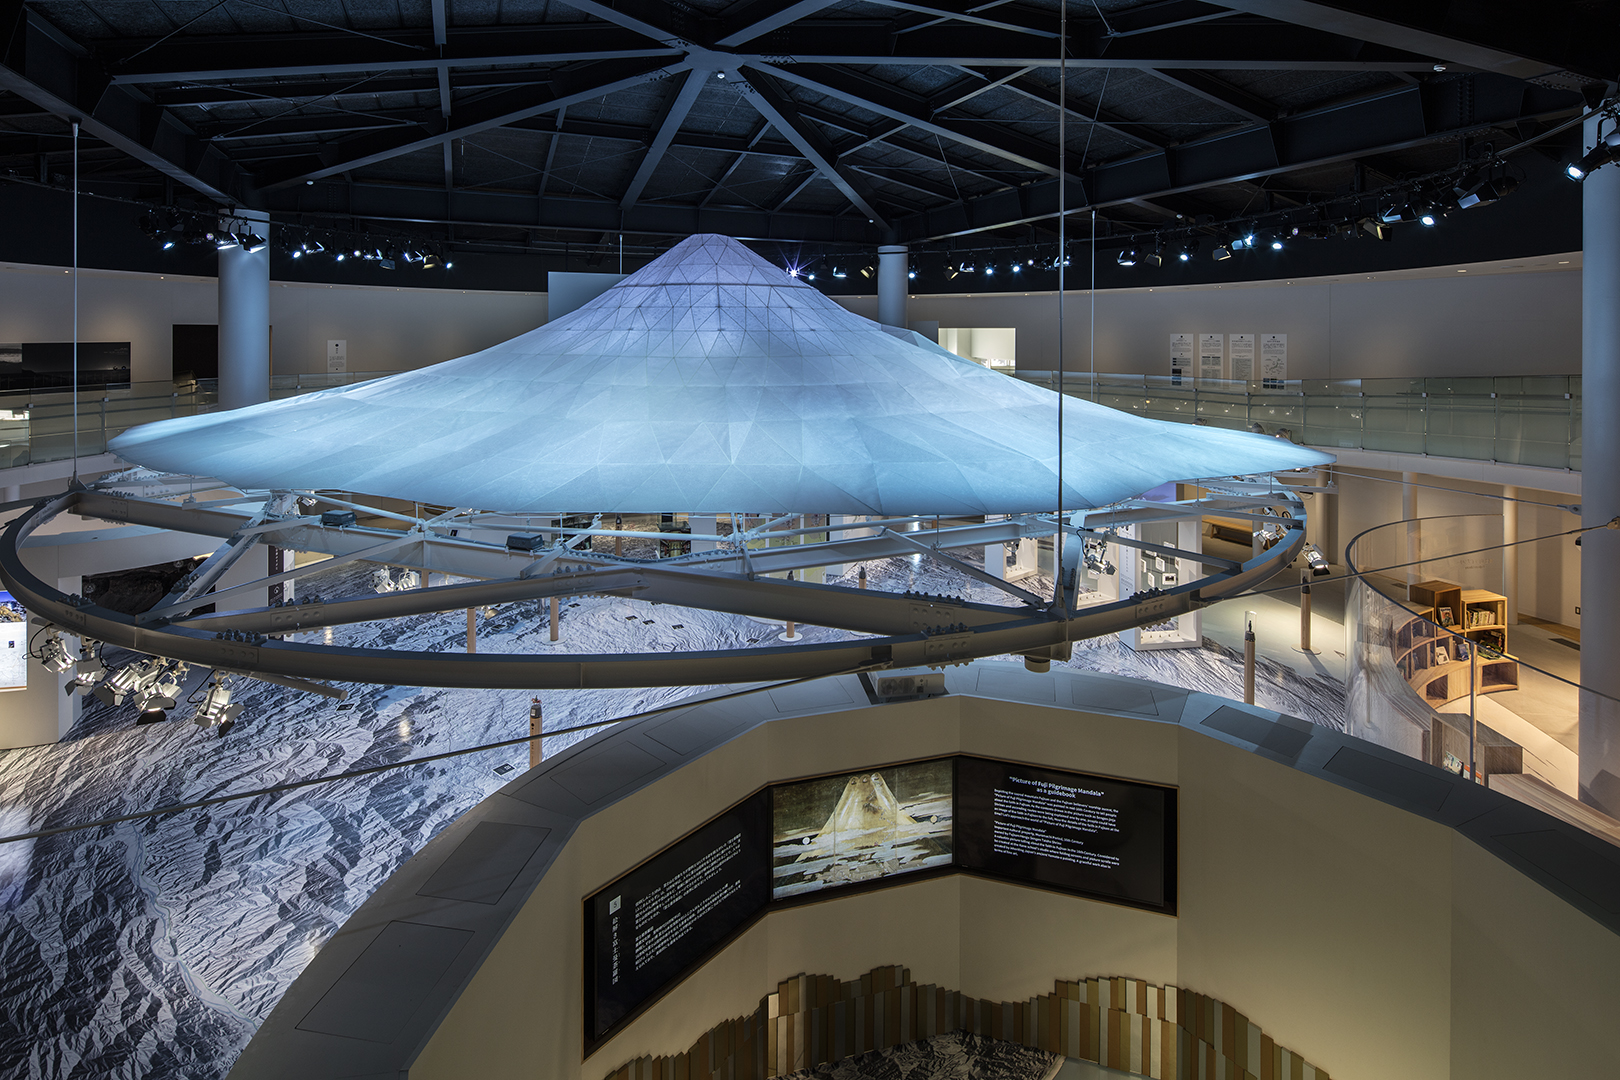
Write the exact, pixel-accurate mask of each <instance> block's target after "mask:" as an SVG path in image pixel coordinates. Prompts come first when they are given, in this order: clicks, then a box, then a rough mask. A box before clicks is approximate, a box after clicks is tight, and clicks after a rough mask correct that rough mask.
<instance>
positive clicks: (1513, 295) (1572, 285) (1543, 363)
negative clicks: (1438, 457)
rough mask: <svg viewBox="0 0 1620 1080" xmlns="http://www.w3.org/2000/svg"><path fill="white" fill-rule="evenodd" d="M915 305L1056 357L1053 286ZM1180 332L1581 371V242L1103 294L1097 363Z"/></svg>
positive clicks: (1474, 365) (1036, 362)
mask: <svg viewBox="0 0 1620 1080" xmlns="http://www.w3.org/2000/svg"><path fill="white" fill-rule="evenodd" d="M1459 271H1466V272H1461V273H1460V272H1459ZM1151 273H1152V272H1151V271H1145V272H1144V273H1143V280H1144V281H1146V280H1151V277H1150V275H1151ZM957 280H958V281H960V280H961V279H960V278H958V279H957ZM837 299H838V300H839V302H840V303H842V304H844V305H845V306H846V307H848V308H849V309H850V310H852V311H854V312H856V313H857V314H860V315H864V316H866V317H867V318H875V317H876V315H877V298H876V297H875V296H862V297H838V298H837ZM907 311H908V317H909V318H912V319H916V320H938V321H939V323H940V325H941V326H972V327H986V326H1008V327H1015V328H1016V329H1017V334H1018V366H1019V368H1020V369H1023V370H1050V369H1055V368H1056V366H1057V362H1056V361H1057V296H1056V294H1055V293H979V294H972V293H967V294H955V295H921V294H919V295H916V296H913V297H912V298H911V300H910V303H909V306H908V309H907ZM1090 314H1091V297H1090V294H1088V293H1086V292H1083V291H1072V292H1070V293H1069V294H1068V298H1067V302H1066V310H1065V318H1064V357H1065V364H1066V367H1067V369H1068V370H1074V371H1084V370H1086V369H1088V368H1089V367H1090V363H1091V361H1090V351H1089V341H1090V335H1091V320H1090ZM1172 333H1192V334H1201V333H1210V334H1215V333H1219V334H1242V333H1252V334H1256V335H1258V334H1287V335H1288V377H1289V378H1291V379H1370V378H1416V377H1419V376H1453V377H1458V376H1468V375H1525V374H1575V373H1578V372H1579V371H1580V369H1581V275H1580V254H1579V253H1578V252H1577V253H1572V254H1567V255H1555V256H1547V257H1545V258H1540V259H1527V260H1520V261H1518V262H1505V263H1481V264H1469V265H1468V266H1464V267H1438V268H1427V269H1423V270H1412V271H1395V272H1390V273H1384V274H1374V275H1356V276H1349V277H1333V278H1302V279H1299V280H1296V281H1292V282H1287V281H1283V282H1264V283H1255V284H1232V285H1198V286H1167V287H1166V286H1147V287H1143V288H1138V289H1110V290H1104V291H1102V292H1099V293H1098V294H1097V306H1096V337H1097V370H1099V371H1107V372H1129V373H1133V374H1148V375H1168V374H1169V349H1168V343H1169V335H1170V334H1172ZM1257 359H1258V358H1257Z"/></svg>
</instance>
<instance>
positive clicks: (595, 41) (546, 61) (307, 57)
mask: <svg viewBox="0 0 1620 1080" xmlns="http://www.w3.org/2000/svg"><path fill="white" fill-rule="evenodd" d="M394 37H395V38H396V39H398V41H399V43H398V44H389V43H385V42H375V41H365V40H356V39H355V38H354V37H353V36H352V35H350V34H248V35H240V36H231V37H176V38H172V39H170V40H169V41H166V42H164V43H162V44H157V43H155V42H139V41H129V40H122V41H120V42H119V49H118V54H114V53H112V52H110V51H107V52H104V53H103V56H104V60H105V63H106V64H107V67H108V70H109V71H110V72H111V73H112V77H113V78H112V81H113V83H114V84H116V85H126V84H136V83H186V82H244V81H248V80H253V79H275V78H299V77H304V76H315V75H359V74H366V73H379V74H380V73H386V72H405V71H418V72H430V71H433V70H434V69H435V68H437V67H439V66H440V65H443V64H448V65H450V66H451V67H485V66H489V65H495V64H540V65H546V66H555V65H558V64H571V63H579V62H582V61H587V60H625V59H634V58H637V57H650V56H679V55H680V53H681V50H680V49H677V48H673V47H669V46H661V45H657V44H654V43H653V42H650V41H648V40H647V39H646V38H645V37H644V36H643V35H640V34H636V33H632V32H630V31H628V30H625V29H623V28H621V27H617V26H601V25H599V24H589V23H579V24H568V25H561V26H540V27H522V28H519V29H511V30H499V29H489V28H478V29H467V30H449V31H448V32H447V38H448V40H447V41H446V43H445V45H444V47H443V48H442V49H439V48H436V47H435V46H434V43H433V38H432V35H431V33H428V32H423V31H405V32H401V33H398V34H395V35H394ZM141 50H145V51H141ZM137 53H139V55H136V54H137ZM119 54H122V55H125V56H127V57H128V59H127V60H124V59H120V56H119ZM226 57H230V58H232V61H231V62H230V63H228V64H227V63H223V62H222V61H223V60H224V58H226Z"/></svg>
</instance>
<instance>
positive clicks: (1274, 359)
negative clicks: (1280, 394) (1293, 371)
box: [1260, 334, 1288, 390]
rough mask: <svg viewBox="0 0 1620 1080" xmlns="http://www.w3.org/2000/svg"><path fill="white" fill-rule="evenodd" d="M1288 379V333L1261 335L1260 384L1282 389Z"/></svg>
mask: <svg viewBox="0 0 1620 1080" xmlns="http://www.w3.org/2000/svg"><path fill="white" fill-rule="evenodd" d="M1287 380H1288V335H1287V334H1261V335H1260V385H1261V386H1262V387H1263V388H1265V389H1267V390H1281V389H1282V388H1283V384H1284V383H1285V382H1287Z"/></svg>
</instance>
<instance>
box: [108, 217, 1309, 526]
mask: <svg viewBox="0 0 1620 1080" xmlns="http://www.w3.org/2000/svg"><path fill="white" fill-rule="evenodd" d="M1064 410H1065V412H1064V431H1065V439H1064V481H1065V487H1064V493H1063V504H1064V506H1065V507H1067V508H1069V509H1083V508H1086V507H1090V506H1099V505H1103V504H1106V503H1110V502H1114V501H1116V500H1118V499H1122V498H1128V497H1130V496H1133V495H1137V494H1139V493H1141V492H1143V491H1146V490H1148V489H1149V488H1153V487H1156V486H1158V485H1159V484H1162V483H1164V482H1166V481H1170V480H1188V479H1194V478H1198V477H1211V476H1229V475H1233V474H1239V473H1257V472H1270V471H1273V470H1278V469H1290V468H1297V467H1300V466H1307V465H1318V464H1324V463H1326V462H1328V461H1331V460H1332V459H1331V458H1330V457H1329V456H1328V455H1325V454H1320V453H1317V452H1316V451H1313V450H1307V449H1304V448H1302V447H1299V446H1295V445H1293V444H1292V443H1289V442H1286V441H1283V440H1279V439H1273V438H1268V437H1266V436H1263V435H1256V434H1251V433H1248V432H1237V431H1226V430H1222V429H1218V428H1208V427H1195V426H1193V425H1190V424H1176V423H1167V422H1163V421H1157V420H1148V419H1144V418H1142V417H1138V416H1132V415H1130V414H1128V413H1122V412H1118V411H1116V410H1114V409H1110V408H1107V407H1105V406H1102V405H1096V404H1093V403H1091V402H1088V401H1083V400H1080V399H1076V398H1069V399H1067V401H1066V403H1065V406H1064ZM1057 420H1058V395H1057V394H1055V393H1053V392H1052V391H1050V390H1045V389H1042V388H1040V387H1037V386H1032V385H1030V384H1029V383H1025V382H1021V381H1019V380H1018V379H1015V378H1009V377H1008V376H1006V375H1004V374H1001V373H998V372H994V371H990V370H989V369H987V368H984V367H981V366H979V365H978V364H975V363H973V362H971V361H969V360H964V359H962V358H961V357H958V356H955V355H953V354H951V353H948V352H946V351H945V350H944V349H941V348H940V347H939V346H937V345H935V344H933V343H932V342H930V341H928V340H927V339H925V338H922V337H920V336H919V335H917V334H913V333H910V332H908V331H903V330H894V329H885V328H883V327H881V326H879V325H878V324H877V323H874V322H872V321H870V320H868V319H863V318H861V317H860V316H858V315H854V314H851V313H850V312H848V311H846V310H844V309H843V308H842V307H840V306H839V305H838V304H836V303H834V302H833V301H831V300H829V299H827V298H826V297H825V296H822V295H821V294H820V293H819V292H817V291H816V289H815V288H814V286H812V285H810V284H808V283H806V282H804V281H801V280H798V279H796V278H793V277H791V276H789V275H788V274H787V273H786V272H785V271H783V270H781V269H780V268H778V267H776V266H773V265H771V264H770V263H768V262H766V261H765V260H764V259H762V258H760V257H759V256H757V255H755V254H754V253H753V252H751V251H749V250H748V249H747V248H745V247H743V246H742V245H741V244H739V243H737V242H736V241H734V240H730V239H727V238H726V237H723V236H694V237H692V238H691V239H688V240H685V241H683V242H682V243H680V244H678V245H676V246H675V247H674V248H673V249H671V250H670V251H669V252H668V253H667V254H665V255H664V256H662V257H661V258H659V259H657V260H655V261H654V262H652V263H650V264H649V265H647V266H646V267H644V268H643V269H641V270H640V271H638V272H636V273H635V274H632V275H631V276H630V277H628V278H626V279H625V280H624V281H622V282H620V283H619V284H617V285H615V286H614V287H613V288H611V289H609V290H607V292H605V293H603V294H602V295H601V296H599V297H597V298H596V299H595V300H593V301H591V302H590V303H589V304H586V305H585V306H584V307H582V308H580V309H579V310H577V311H574V312H571V313H569V314H568V315H565V316H563V317H562V318H560V319H557V320H556V321H555V322H551V323H547V324H546V325H544V326H542V327H539V328H538V329H536V330H531V331H530V332H528V333H526V334H522V335H520V336H518V337H515V338H513V339H511V340H510V341H506V342H502V343H501V344H499V345H496V346H494V347H493V348H489V349H485V350H484V351H483V352H479V353H473V354H472V355H470V356H463V357H460V358H459V359H455V360H449V361H446V362H445V363H442V364H437V365H434V366H433V367H429V368H423V369H420V370H417V371H408V372H404V373H402V374H399V375H394V376H391V377H389V378H385V379H377V380H374V381H371V382H367V383H362V384H359V385H356V386H352V387H341V388H336V389H332V390H325V391H321V392H319V393H314V394H307V395H304V396H302V397H297V398H291V399H287V400H283V401H275V402H267V403H265V404H260V405H253V406H249V407H247V408H243V409H237V410H233V411H230V412H222V413H211V414H207V415H201V416H188V417H182V418H179V419H175V420H164V421H160V422H158V423H155V424H147V425H145V426H143V427H138V428H134V429H132V430H130V431H128V432H126V433H124V434H123V435H121V436H119V437H118V438H117V439H115V440H113V442H112V449H113V450H115V451H116V452H117V453H118V454H119V455H121V456H122V457H123V458H125V459H126V460H128V461H131V462H134V463H136V464H139V465H144V466H147V467H150V468H154V469H162V470H166V471H170V472H181V473H191V474H194V475H203V476H214V477H218V478H219V479H222V480H224V481H227V482H228V483H231V484H235V485H240V486H243V487H248V488H268V489H293V490H309V489H321V488H325V489H337V490H342V491H353V492H360V493H364V494H369V495H375V496H383V497H389V498H396V499H403V500H406V501H412V502H422V503H431V504H436V505H443V506H467V507H482V508H485V509H498V510H534V511H541V510H544V511H558V512H560V511H579V512H660V511H690V512H700V513H714V512H720V513H724V512H729V511H747V512H751V513H764V512H770V513H778V512H780V513H835V514H884V515H910V514H974V515H976V514H986V513H992V514H1001V513H1021V512H1029V511H1038V510H1051V509H1053V508H1054V506H1055V503H1056V500H1057V469H1058V454H1057Z"/></svg>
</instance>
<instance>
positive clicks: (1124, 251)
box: [1114, 247, 1138, 266]
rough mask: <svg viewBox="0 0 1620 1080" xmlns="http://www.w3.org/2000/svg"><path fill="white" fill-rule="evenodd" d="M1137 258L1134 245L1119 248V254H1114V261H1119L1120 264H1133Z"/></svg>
mask: <svg viewBox="0 0 1620 1080" xmlns="http://www.w3.org/2000/svg"><path fill="white" fill-rule="evenodd" d="M1137 258H1138V254H1137V251H1136V249H1135V248H1134V247H1128V248H1121V249H1120V251H1119V254H1118V255H1117V256H1115V258H1114V261H1115V262H1117V263H1119V265H1121V266H1135V265H1136V260H1137Z"/></svg>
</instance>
